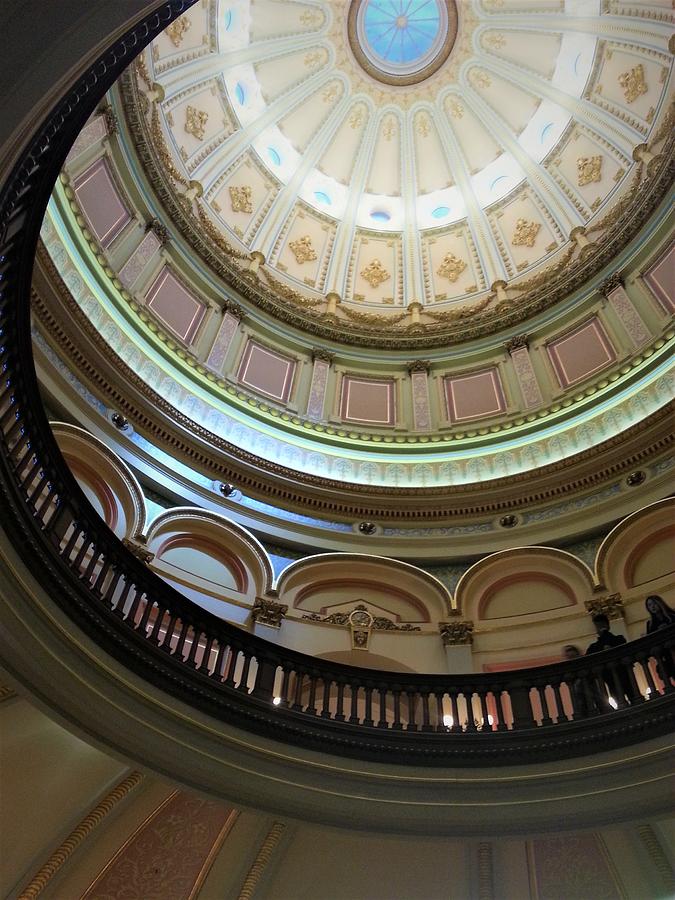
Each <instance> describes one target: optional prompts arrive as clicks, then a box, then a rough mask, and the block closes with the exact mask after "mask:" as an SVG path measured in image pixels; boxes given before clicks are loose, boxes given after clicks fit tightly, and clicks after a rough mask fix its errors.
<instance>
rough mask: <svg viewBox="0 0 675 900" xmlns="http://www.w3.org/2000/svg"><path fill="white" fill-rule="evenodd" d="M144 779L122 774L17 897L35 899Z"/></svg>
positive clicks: (137, 775) (138, 774)
mask: <svg viewBox="0 0 675 900" xmlns="http://www.w3.org/2000/svg"><path fill="white" fill-rule="evenodd" d="M142 780H143V776H142V775H141V773H140V772H131V774H130V775H127V776H126V777H125V778H123V779H122V780H121V781H120V782H119V783H118V784H117V785H116V786H115V787H114V788H113V789H112V791H110V792H109V793H108V794H106V796H105V797H104V798H103V800H101V802H100V803H97V804H96V806H95V807H94V808H93V809H92V811H91V812H90V813H88V815H86V816H85V817H84V819H82V821H81V822H80V824H79V825H78V826H77V827H76V828H75V829H74V830H73V831H71V833H70V834H69V835H68V837H67V838H66V839H65V841H64V842H63V843H62V844H61V846H60V847H58V848H57V849H56V850H55V851H54V852H53V853H52V854H51V856H50V857H49V859H48V860H47V862H46V863H45V864H44V865H43V866H42V867H41V868H40V869H39V870H38V871H37V873H36V874H35V875H34V876H33V877H32V878H31V880H30V882H29V883H28V885H27V886H26V887H25V888H24V889H23V890H22V891H21V893H20V894H19V896H18V897H17V900H35V898H36V897H39V896H40V894H41V893H42V892H43V891H44V889H45V888H46V887H47V885H48V884H49V882H50V881H51V880H52V878H53V877H54V875H56V873H57V872H58V871H59V869H60V868H61V867H62V866H63V865H64V863H65V862H66V861H67V860H68V859H69V858H70V857H71V856H72V854H73V853H74V852H75V850H77V848H78V847H79V846H80V844H81V843H82V842H83V841H84V840H85V838H87V837H88V836H89V835H90V834H91V832H92V831H93V830H94V829H95V828H96V827H97V826H98V825H100V824H101V822H102V821H103V819H104V818H105V817H106V816H107V815H108V813H109V812H110V811H111V810H112V809H113V808H114V807H115V806H117V804H118V803H119V802H120V801H121V800H124V798H125V797H126V796H127V795H128V794H130V793H131V791H133V790H134V788H136V787H138V785H139V784H140V783H141V781H142Z"/></svg>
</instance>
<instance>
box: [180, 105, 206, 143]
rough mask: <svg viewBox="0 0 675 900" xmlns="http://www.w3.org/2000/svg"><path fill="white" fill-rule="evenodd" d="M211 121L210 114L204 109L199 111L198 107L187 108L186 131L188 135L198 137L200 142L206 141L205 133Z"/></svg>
mask: <svg viewBox="0 0 675 900" xmlns="http://www.w3.org/2000/svg"><path fill="white" fill-rule="evenodd" d="M208 121H209V114H208V113H207V112H204V110H203V109H197V107H196V106H186V107H185V130H186V131H187V133H188V134H191V135H192V136H193V137H196V138H197V140H198V141H203V140H204V132H205V130H206V123H207V122H208Z"/></svg>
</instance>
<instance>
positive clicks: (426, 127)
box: [415, 113, 431, 137]
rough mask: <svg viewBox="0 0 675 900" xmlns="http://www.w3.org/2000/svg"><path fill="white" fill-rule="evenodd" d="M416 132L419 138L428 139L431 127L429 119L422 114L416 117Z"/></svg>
mask: <svg viewBox="0 0 675 900" xmlns="http://www.w3.org/2000/svg"><path fill="white" fill-rule="evenodd" d="M415 124H416V131H417V133H418V134H419V136H420V137H428V136H429V132H430V131H431V125H430V124H429V117H428V116H427V115H425V113H422V114H421V115H419V116H418V117H417V122H416V123H415Z"/></svg>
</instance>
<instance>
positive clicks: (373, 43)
mask: <svg viewBox="0 0 675 900" xmlns="http://www.w3.org/2000/svg"><path fill="white" fill-rule="evenodd" d="M440 28H441V15H440V11H439V7H438V0H367V4H366V9H365V13H364V18H363V33H364V37H365V40H366V42H367V43H368V45H369V49H370V51H371V53H372V54H373V55H374V56H375V57H376V58H378V59H380V60H382V61H383V62H385V63H390V64H394V65H404V66H408V65H411V64H412V63H415V62H416V61H417V60H420V61H422V60H424V58H425V57H426V56H427V55H428V53H429V51H430V50H431V49H432V48H433V46H434V44H435V43H436V41H437V39H438V33H439V30H440Z"/></svg>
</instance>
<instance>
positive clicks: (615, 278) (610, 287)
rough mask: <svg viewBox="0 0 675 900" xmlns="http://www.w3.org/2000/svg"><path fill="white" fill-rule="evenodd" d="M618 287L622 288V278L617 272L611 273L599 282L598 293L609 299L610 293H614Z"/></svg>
mask: <svg viewBox="0 0 675 900" xmlns="http://www.w3.org/2000/svg"><path fill="white" fill-rule="evenodd" d="M618 287H623V278H622V277H621V274H620V273H619V272H612V274H611V275H610V276H609V277H608V278H605V280H604V281H602V282H600V293H601V294H604V295H605V297H609V295H610V294H611V293H612V291H615V290H616V289H617V288H618Z"/></svg>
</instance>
